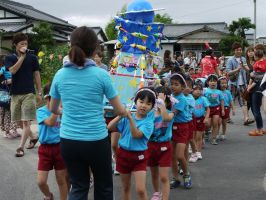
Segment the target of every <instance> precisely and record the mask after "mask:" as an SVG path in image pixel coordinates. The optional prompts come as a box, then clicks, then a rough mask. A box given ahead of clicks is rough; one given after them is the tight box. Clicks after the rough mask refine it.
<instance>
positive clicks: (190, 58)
mask: <svg viewBox="0 0 266 200" xmlns="http://www.w3.org/2000/svg"><path fill="white" fill-rule="evenodd" d="M184 65H185V67H186V68H189V67H193V68H195V67H196V66H197V61H196V57H195V56H194V55H193V52H192V51H189V52H188V54H187V57H185V59H184Z"/></svg>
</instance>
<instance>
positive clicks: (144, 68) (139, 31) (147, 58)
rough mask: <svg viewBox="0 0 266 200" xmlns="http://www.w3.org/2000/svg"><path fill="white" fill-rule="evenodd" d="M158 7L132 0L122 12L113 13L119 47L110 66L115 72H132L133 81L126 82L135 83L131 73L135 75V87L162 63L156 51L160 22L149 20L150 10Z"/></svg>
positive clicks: (122, 73) (158, 42) (143, 81)
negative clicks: (118, 13) (137, 81)
mask: <svg viewBox="0 0 266 200" xmlns="http://www.w3.org/2000/svg"><path fill="white" fill-rule="evenodd" d="M158 10H161V9H153V8H152V5H151V4H150V3H149V2H148V1H147V0H134V1H133V2H132V3H130V4H129V5H128V7H127V11H126V12H125V13H121V14H122V15H121V16H116V17H115V23H116V29H117V30H118V38H117V44H116V47H117V48H120V49H121V51H120V53H119V54H118V55H117V57H116V58H115V59H114V60H113V63H112V68H116V70H115V71H116V73H117V74H118V71H119V73H120V74H121V75H124V76H125V74H126V75H127V76H128V75H129V76H132V77H133V79H134V81H131V82H130V83H131V84H130V86H132V85H135V81H136V79H135V77H139V78H140V81H139V88H141V87H144V86H145V79H147V78H155V75H156V73H157V72H158V69H160V68H161V67H162V66H163V61H162V58H160V57H159V56H158V51H159V50H160V49H161V39H162V37H163V34H162V32H163V28H164V24H162V23H154V22H153V20H154V15H155V14H154V11H158ZM151 72H153V73H151ZM151 74H152V76H153V77H151Z"/></svg>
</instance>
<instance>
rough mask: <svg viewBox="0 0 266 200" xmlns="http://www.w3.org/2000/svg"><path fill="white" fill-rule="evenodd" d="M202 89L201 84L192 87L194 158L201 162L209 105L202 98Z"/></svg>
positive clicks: (204, 98)
mask: <svg viewBox="0 0 266 200" xmlns="http://www.w3.org/2000/svg"><path fill="white" fill-rule="evenodd" d="M202 90H203V87H202V85H201V84H194V86H193V92H192V94H193V97H194V98H195V108H194V110H193V115H194V119H193V121H194V127H195V143H196V149H197V150H198V151H197V152H196V156H197V158H198V159H200V160H202V154H201V150H202V145H203V143H202V141H203V137H204V131H205V127H206V125H207V124H208V120H209V115H210V108H209V106H210V103H209V101H208V100H207V98H206V97H204V96H202Z"/></svg>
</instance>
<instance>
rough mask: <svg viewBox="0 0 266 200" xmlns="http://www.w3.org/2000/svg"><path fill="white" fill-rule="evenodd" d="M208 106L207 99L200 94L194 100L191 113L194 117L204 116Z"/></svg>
mask: <svg viewBox="0 0 266 200" xmlns="http://www.w3.org/2000/svg"><path fill="white" fill-rule="evenodd" d="M209 106H210V103H209V101H208V99H207V98H206V97H204V96H200V97H199V98H197V99H196V101H195V109H194V110H193V114H194V116H195V117H196V118H198V117H203V116H205V113H206V109H207V108H208V107H209Z"/></svg>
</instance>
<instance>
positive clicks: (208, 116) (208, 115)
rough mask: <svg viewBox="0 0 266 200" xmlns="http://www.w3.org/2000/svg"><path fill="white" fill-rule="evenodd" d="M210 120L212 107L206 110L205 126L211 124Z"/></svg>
mask: <svg viewBox="0 0 266 200" xmlns="http://www.w3.org/2000/svg"><path fill="white" fill-rule="evenodd" d="M209 118H210V107H207V108H206V114H205V118H204V121H203V122H204V124H207V123H208V122H209Z"/></svg>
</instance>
